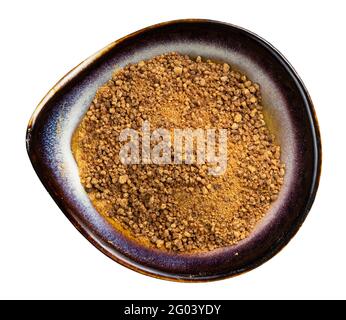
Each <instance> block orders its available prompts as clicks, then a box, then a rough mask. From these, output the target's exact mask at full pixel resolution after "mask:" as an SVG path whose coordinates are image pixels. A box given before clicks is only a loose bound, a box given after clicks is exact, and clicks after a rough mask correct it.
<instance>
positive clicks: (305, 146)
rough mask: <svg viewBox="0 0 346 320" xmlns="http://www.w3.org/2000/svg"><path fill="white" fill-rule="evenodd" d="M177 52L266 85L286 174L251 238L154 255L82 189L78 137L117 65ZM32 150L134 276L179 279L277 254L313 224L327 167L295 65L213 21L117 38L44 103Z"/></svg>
mask: <svg viewBox="0 0 346 320" xmlns="http://www.w3.org/2000/svg"><path fill="white" fill-rule="evenodd" d="M171 51H176V52H179V53H182V54H188V55H190V56H198V55H200V56H202V57H204V58H210V59H214V60H217V61H225V62H228V63H229V64H230V65H231V66H232V67H235V68H236V69H238V70H240V71H242V72H244V73H245V74H247V75H248V76H249V78H250V79H251V80H252V81H255V82H257V83H259V84H260V86H261V92H262V96H263V104H264V105H265V109H266V117H267V118H268V121H269V122H270V123H272V126H273V129H274V130H275V132H276V135H277V139H278V143H279V144H280V145H281V148H282V160H283V162H284V163H285V164H286V171H287V172H286V176H285V182H284V186H283V188H282V190H281V192H280V194H279V198H278V199H277V201H275V203H274V204H273V205H272V207H271V208H270V211H269V212H268V214H267V215H266V217H265V218H264V219H263V221H262V222H261V223H260V224H259V225H258V227H256V229H255V230H254V231H253V232H252V233H251V235H250V236H249V237H248V238H247V239H245V240H243V241H241V242H240V243H238V244H237V245H235V246H232V247H226V248H222V249H217V250H213V251H210V252H207V253H199V254H174V253H168V252H163V251H159V250H156V249H149V248H146V247H144V246H142V245H140V244H139V243H136V242H133V241H132V240H130V239H128V238H126V237H125V236H123V235H122V234H121V233H119V232H118V231H117V230H115V229H114V228H113V227H112V226H111V225H110V224H109V223H108V222H107V221H106V220H105V218H103V217H102V216H101V215H100V214H99V213H98V212H97V211H96V210H95V208H94V207H93V206H92V204H91V202H90V200H89V198H88V196H87V194H86V192H85V190H84V188H83V187H82V185H81V183H80V179H79V175H78V168H77V165H76V163H75V160H74V158H73V155H72V152H71V138H72V135H73V132H74V130H75V129H76V127H77V126H78V124H79V122H80V120H81V119H82V117H83V115H84V114H85V112H86V111H87V109H88V107H89V105H90V103H91V101H92V99H93V97H94V95H95V93H96V90H97V89H98V87H100V86H101V85H102V84H103V83H105V82H106V81H107V80H108V79H110V78H111V74H112V72H113V70H114V69H115V68H121V67H124V66H125V65H127V64H128V63H136V62H138V61H140V60H145V59H149V58H151V57H153V56H155V55H158V54H162V53H166V52H171ZM271 120H272V121H271ZM26 143H27V150H28V154H29V157H30V160H31V162H32V164H33V167H34V169H35V171H36V173H37V175H38V176H39V178H40V180H41V181H42V183H43V185H44V186H45V187H46V189H47V190H48V192H49V193H50V195H51V196H52V197H53V199H54V200H55V202H56V203H57V204H58V206H59V207H60V208H61V210H62V211H63V213H64V214H65V215H66V216H67V218H68V219H69V220H70V221H71V222H72V223H73V224H74V226H75V227H76V228H77V229H78V230H79V231H80V232H81V233H82V234H83V235H84V236H85V237H86V238H87V239H88V240H89V241H90V242H91V243H92V244H93V245H95V247H97V248H98V249H99V250H100V251H102V252H103V253H104V254H106V255H107V256H109V257H110V258H112V259H113V260H115V261H117V262H119V263H120V264H122V265H124V266H126V267H129V268H131V269H133V270H136V271H138V272H141V273H144V274H147V275H150V276H154V277H158V278H161V279H170V280H176V281H205V280H213V279H221V278H225V277H229V276H234V275H237V274H240V273H242V272H245V271H248V270H251V269H253V268H255V267H257V266H259V265H260V264H262V263H264V262H265V261H267V260H268V259H270V258H271V257H272V256H274V255H275V254H276V253H277V252H278V251H280V249H282V248H283V247H284V246H285V245H286V244H287V243H288V241H289V240H290V239H291V238H292V237H293V235H294V234H295V233H296V232H297V231H298V229H299V227H300V226H301V224H302V223H303V221H304V219H305V218H306V216H307V214H308V212H309V210H310V208H311V205H312V203H313V200H314V198H315V194H316V191H317V187H318V182H319V176H320V170H321V142H320V135H319V129H318V124H317V119H316V115H315V113H314V109H313V105H312V102H311V100H310V97H309V94H308V92H307V90H306V88H305V87H304V85H303V83H302V81H301V80H300V78H299V77H298V75H297V73H296V72H295V71H294V69H293V68H292V66H291V65H290V64H289V63H288V62H287V60H286V59H285V58H284V57H283V56H282V54H280V53H279V52H278V51H277V50H276V49H275V48H274V47H273V46H271V45H270V44H269V43H268V42H266V41H265V40H263V39H261V38H260V37H258V36H257V35H255V34H253V33H251V32H249V31H247V30H244V29H242V28H239V27H236V26H233V25H230V24H225V23H221V22H216V21H210V20H199V19H190V20H178V21H171V22H166V23H161V24H158V25H154V26H151V27H148V28H145V29H143V30H140V31H137V32H135V33H133V34H131V35H128V36H126V37H124V38H122V39H120V40H118V41H115V42H114V43H112V44H110V45H109V46H107V47H106V48H104V49H102V50H100V51H99V52H97V53H96V54H94V55H93V56H91V57H90V58H88V59H87V60H85V61H84V62H82V63H81V64H80V65H78V66H77V67H76V68H74V69H73V70H72V71H70V72H69V73H68V74H67V75H66V76H65V77H64V78H63V79H61V80H60V81H59V82H58V83H57V84H56V85H55V86H54V87H53V88H52V89H51V90H50V91H49V93H48V94H47V95H46V96H45V98H44V99H43V100H42V101H41V103H40V104H39V105H38V107H37V109H36V111H35V112H34V114H33V116H32V118H31V120H30V122H29V125H28V129H27V138H26Z"/></svg>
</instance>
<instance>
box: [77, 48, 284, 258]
mask: <svg viewBox="0 0 346 320" xmlns="http://www.w3.org/2000/svg"><path fill="white" fill-rule="evenodd" d="M261 102H262V100H261V93H260V87H259V85H258V84H257V83H254V82H252V81H251V80H250V79H249V78H248V77H247V76H246V75H244V74H242V73H240V72H238V71H236V70H234V69H233V68H232V67H231V66H230V65H229V64H226V63H217V62H213V61H210V60H205V59H202V58H201V57H197V58H194V59H192V58H190V57H188V56H186V55H181V54H179V53H174V52H173V53H167V54H163V55H159V56H156V57H154V58H152V59H150V60H147V61H141V62H139V63H137V64H131V65H127V66H126V67H124V68H123V69H119V70H116V71H115V72H114V74H113V76H112V79H110V80H109V81H108V82H107V83H106V84H104V85H103V86H102V87H101V88H99V89H98V91H97V93H96V96H95V97H94V99H93V101H92V103H91V105H90V107H89V109H88V111H87V113H86V114H85V116H84V118H83V119H82V121H81V123H80V125H79V127H78V128H77V130H76V132H75V134H74V137H73V144H72V145H73V152H74V156H75V159H76V161H77V165H78V167H79V173H80V179H81V183H82V184H83V186H84V188H85V190H86V191H87V193H88V196H89V198H90V200H91V202H92V203H93V205H94V206H95V208H96V209H97V210H98V212H99V213H100V214H102V215H103V216H104V217H105V218H106V219H107V220H108V221H109V222H111V223H112V225H113V226H114V228H116V229H117V230H119V232H122V233H124V234H125V235H126V236H128V237H129V238H131V239H133V240H135V241H138V242H140V243H142V244H143V245H145V246H149V247H155V248H158V249H161V250H167V251H172V252H176V253H190V252H200V251H208V250H213V249H216V248H221V247H225V246H232V245H235V244H237V243H238V242H239V241H241V240H243V239H245V238H246V237H248V236H249V234H250V233H251V232H252V231H253V229H254V228H255V226H256V225H257V224H258V223H259V221H260V220H261V219H262V218H263V217H264V216H265V215H266V213H267V212H268V210H269V207H270V206H271V204H272V202H273V201H275V200H276V198H277V197H278V194H279V191H280V188H281V187H282V184H283V179H284V175H285V165H284V164H283V163H282V162H281V160H280V146H279V145H277V144H276V143H275V140H274V136H273V134H272V133H271V132H270V130H269V128H268V126H267V124H266V122H265V118H264V115H263V107H262V104H261ZM182 134H183V137H182ZM184 135H185V136H184ZM208 136H212V138H214V139H213V140H212V141H213V143H212V144H211V146H210V145H209V144H208V143H209V140H208V139H207V138H208ZM199 138H201V140H198V139H199ZM202 138H205V140H204V141H203V139H202ZM179 139H180V140H179ZM189 139H190V140H189ZM177 141H180V144H179V143H177ZM201 141H202V142H201ZM188 144H189V146H190V147H193V148H192V149H193V151H191V152H188V149H187V148H186V147H187V145H188ZM177 146H180V147H182V150H183V151H182V152H180V151H177V150H176V149H177ZM222 146H223V148H221V147H222ZM184 147H185V151H184ZM211 147H214V149H215V150H216V151H215V152H214V159H217V161H216V162H213V163H210V162H208V161H204V162H203V161H198V159H199V158H198V157H199V156H200V157H202V156H204V157H206V155H208V152H209V151H210V150H211ZM155 152H156V154H157V157H156V159H154V158H153V154H154V153H155ZM131 153H132V154H131ZM130 154H131V156H130ZM179 156H180V158H179ZM177 157H178V158H179V159H180V160H181V161H180V162H179V161H176V160H177ZM202 158H203V157H202ZM124 159H125V160H126V159H127V160H129V159H130V160H133V161H132V162H131V161H130V162H129V161H128V162H126V161H124ZM196 159H197V161H196ZM163 160H164V161H163ZM125 162H126V163H125Z"/></svg>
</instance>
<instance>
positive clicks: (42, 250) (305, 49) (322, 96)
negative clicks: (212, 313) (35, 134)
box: [0, 0, 346, 299]
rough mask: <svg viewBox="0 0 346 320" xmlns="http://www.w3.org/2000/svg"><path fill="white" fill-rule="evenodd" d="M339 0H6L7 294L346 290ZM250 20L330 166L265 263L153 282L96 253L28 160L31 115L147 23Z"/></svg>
mask: <svg viewBox="0 0 346 320" xmlns="http://www.w3.org/2000/svg"><path fill="white" fill-rule="evenodd" d="M342 3H343V1H328V2H324V3H323V2H322V1H301V0H299V1H292V0H291V1H287V2H286V3H285V2H283V1H264V0H263V1H250V0H247V1H239V0H238V1H230V0H226V1H217V0H213V1H203V0H200V1H187V0H183V1H180V0H175V1H162V0H160V1H143V0H142V1H131V0H127V1H114V0H113V1H101V0H97V1H64V0H60V1H55V2H53V1H34V0H33V1H1V4H0V35H1V37H0V41H1V42H0V48H1V49H0V57H1V59H0V92H1V98H0V103H1V107H0V108H1V126H0V139H1V149H0V168H1V171H0V191H1V192H0V194H1V198H0V199H1V204H0V298H33V299H35V298H46V299H50V298H67V299H69V298H81V299H83V298H96V299H99V298H103V299H145V298H146V299H214V298H215V299H244V298H245V299H246V298H248V299H253V298H263V299H267V298H274V299H275V298H277V299H281V298H296V299H300V298H344V299H345V298H346V289H345V288H346V273H345V272H346V249H345V246H346V210H345V198H346V196H345V188H346V180H345V179H346V175H345V165H344V161H345V155H346V154H345V152H344V150H345V147H346V142H345V130H346V111H345V110H346V81H345V71H346V68H345V67H346V62H345V61H346V46H345V41H346V38H345V34H344V32H345V30H346V22H345V21H346V19H345V7H344V6H343V4H342ZM192 17H193V18H210V19H215V20H221V21H225V22H230V23H233V24H236V25H239V26H242V27H245V28H247V29H249V30H251V31H254V32H255V33H257V34H259V35H260V36H262V37H264V38H265V39H267V40H268V41H269V42H271V43H272V44H273V45H274V46H275V47H276V48H278V49H279V50H280V51H281V52H282V53H283V54H284V55H285V56H286V57H287V59H288V60H289V61H290V62H291V63H292V65H293V66H294V67H295V68H296V70H297V71H298V73H299V75H300V76H301V77H302V79H303V81H304V82H305V84H306V86H307V88H308V90H309V92H310V94H311V96H312V99H313V101H314V104H315V108H316V112H317V115H318V119H319V122H320V127H321V134H322V142H323V170H322V178H321V183H320V188H319V191H318V194H317V198H316V200H315V203H314V206H313V208H312V210H311V212H310V214H309V216H308V218H307V220H306V221H305V223H304V225H303V227H302V228H301V229H300V231H299V233H298V234H297V236H296V237H295V238H294V239H293V240H292V241H291V242H290V243H289V245H288V246H287V247H286V248H285V249H284V250H283V251H282V252H280V253H279V254H278V255H277V256H275V257H274V258H273V259H271V260H270V261H269V262H267V263H266V264H264V265H263V266H261V267H259V268H257V269H256V270H253V271H251V272H249V273H247V274H244V275H241V276H240V277H236V278H233V279H228V280H223V281H218V282H211V283H198V284H190V283H187V284H183V283H173V282H167V281H162V280H157V279H153V278H150V277H147V276H143V275H141V274H138V273H135V272H133V271H131V270H128V269H126V268H124V267H122V266H120V265H118V264H117V263H115V262H113V261H112V260H110V259H109V258H107V257H106V256H104V255H103V254H101V253H100V252H99V251H98V250H97V249H95V248H94V247H93V246H92V245H91V244H90V243H89V242H88V241H87V240H86V239H84V237H83V236H82V235H80V234H79V232H77V231H76V229H75V228H74V227H73V226H72V224H70V223H69V222H68V220H67V219H66V218H65V216H64V215H63V214H62V213H61V212H60V210H59V209H58V207H57V206H56V205H55V203H54V202H53V200H52V199H51V198H50V196H49V195H48V193H47V192H46V191H45V189H44V188H43V186H42V185H41V183H40V182H39V180H38V178H37V177H36V174H35V172H34V170H33V169H32V167H31V164H30V162H29V159H28V156H27V154H26V149H25V131H26V125H27V122H28V120H29V118H30V116H31V114H32V112H33V110H34V108H35V106H36V105H37V104H38V102H39V101H40V100H41V98H42V97H43V96H44V94H45V93H46V92H47V91H48V90H49V89H50V87H52V85H54V84H55V83H56V81H57V80H58V79H60V77H62V76H63V75H64V74H65V73H66V72H67V71H69V70H70V69H71V68H72V67H74V66H75V65H77V64H78V63H79V62H81V61H82V60H84V59H85V58H87V57H88V56H89V55H91V54H93V53H94V52H96V51H98V50H99V49H101V48H102V47H104V46H105V45H107V44H108V43H110V42H112V41H114V40H116V39H118V38H120V37H122V36H124V35H126V34H128V33H130V32H133V31H136V30H138V29H140V28H143V27H146V26H148V25H151V24H155V23H158V22H161V21H166V20H172V19H178V18H192Z"/></svg>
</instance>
